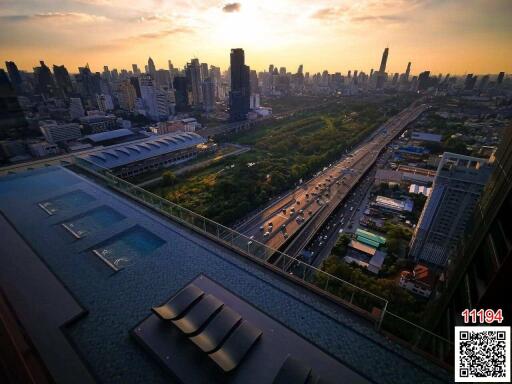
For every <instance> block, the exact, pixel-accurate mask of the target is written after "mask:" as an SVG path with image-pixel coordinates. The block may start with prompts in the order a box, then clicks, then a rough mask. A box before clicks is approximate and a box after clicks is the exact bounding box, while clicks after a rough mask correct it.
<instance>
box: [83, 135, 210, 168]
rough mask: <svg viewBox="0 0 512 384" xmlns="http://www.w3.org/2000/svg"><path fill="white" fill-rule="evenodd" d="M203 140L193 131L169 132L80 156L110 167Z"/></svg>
mask: <svg viewBox="0 0 512 384" xmlns="http://www.w3.org/2000/svg"><path fill="white" fill-rule="evenodd" d="M205 142H206V139H204V138H203V137H201V136H199V135H198V134H196V133H193V132H187V133H169V134H166V135H160V136H152V137H148V138H144V139H141V140H136V141H132V142H129V143H123V144H117V145H112V146H109V147H106V148H102V149H99V150H98V151H96V152H89V153H87V154H86V155H83V156H81V157H82V158H83V159H85V160H88V161H90V162H91V163H93V164H96V165H98V166H100V167H102V168H108V169H111V168H117V167H121V166H123V165H127V164H130V163H134V162H136V161H141V160H145V159H149V158H151V157H155V156H160V155H164V154H167V153H171V152H175V151H179V150H181V149H186V148H190V147H193V146H196V145H198V144H202V143H205Z"/></svg>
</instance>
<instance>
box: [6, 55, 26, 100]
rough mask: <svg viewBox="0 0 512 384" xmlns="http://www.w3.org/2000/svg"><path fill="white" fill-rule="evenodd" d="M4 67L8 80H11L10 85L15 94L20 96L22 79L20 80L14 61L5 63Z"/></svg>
mask: <svg viewBox="0 0 512 384" xmlns="http://www.w3.org/2000/svg"><path fill="white" fill-rule="evenodd" d="M5 67H6V68H7V73H8V74H9V79H10V80H11V84H12V86H13V88H14V90H15V91H16V93H18V94H20V93H22V92H23V87H22V84H23V79H22V78H21V74H20V71H19V70H18V67H17V66H16V63H15V62H14V61H6V62H5Z"/></svg>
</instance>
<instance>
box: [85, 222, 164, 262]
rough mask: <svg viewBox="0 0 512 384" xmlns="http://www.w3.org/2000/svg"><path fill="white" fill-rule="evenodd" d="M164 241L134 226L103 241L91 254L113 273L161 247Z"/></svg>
mask: <svg viewBox="0 0 512 384" xmlns="http://www.w3.org/2000/svg"><path fill="white" fill-rule="evenodd" d="M164 243H165V241H164V240H162V239H161V238H159V237H158V236H157V235H155V234H153V233H151V232H149V231H148V230H146V229H144V228H142V227H140V226H138V225H137V226H135V227H132V228H130V229H128V230H126V231H124V232H122V233H120V234H118V235H116V236H114V237H112V238H110V239H109V240H107V241H105V242H104V243H102V244H101V245H99V246H98V247H96V248H95V249H93V250H92V251H93V253H94V254H95V255H96V256H98V257H99V258H100V259H101V260H102V261H103V262H105V263H106V264H107V265H108V266H110V267H111V268H112V269H114V270H115V271H119V270H121V269H123V268H126V267H128V266H130V265H132V264H133V263H135V262H136V261H137V259H139V258H141V257H145V256H147V255H149V254H150V253H152V252H153V251H155V250H156V249H157V248H159V247H161V246H162V245H163V244H164Z"/></svg>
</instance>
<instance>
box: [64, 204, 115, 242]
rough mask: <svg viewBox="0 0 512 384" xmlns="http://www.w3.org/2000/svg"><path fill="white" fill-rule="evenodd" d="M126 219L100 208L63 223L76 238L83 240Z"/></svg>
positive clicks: (110, 210) (110, 209) (107, 208)
mask: <svg viewBox="0 0 512 384" xmlns="http://www.w3.org/2000/svg"><path fill="white" fill-rule="evenodd" d="M124 218H125V217H124V216H123V215H121V214H120V213H119V212H117V211H115V210H114V209H112V208H109V207H99V208H96V209H93V210H92V211H89V212H87V213H86V214H84V215H81V216H79V217H76V218H74V219H71V220H69V221H66V222H65V223H62V226H63V227H64V228H66V229H67V230H68V231H69V232H71V233H72V234H73V235H74V236H75V237H77V238H82V237H84V236H87V235H88V234H89V233H94V232H96V231H99V230H101V229H103V228H106V227H108V226H110V225H112V224H114V223H117V222H118V221H121V220H123V219H124Z"/></svg>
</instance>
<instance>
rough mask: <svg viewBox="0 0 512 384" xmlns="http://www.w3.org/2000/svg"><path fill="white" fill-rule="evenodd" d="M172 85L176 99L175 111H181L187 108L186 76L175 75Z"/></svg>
mask: <svg viewBox="0 0 512 384" xmlns="http://www.w3.org/2000/svg"><path fill="white" fill-rule="evenodd" d="M172 85H173V88H174V95H175V99H176V111H178V112H183V111H186V110H188V108H189V104H188V87H187V79H186V77H184V76H175V77H174V79H173V82H172Z"/></svg>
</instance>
